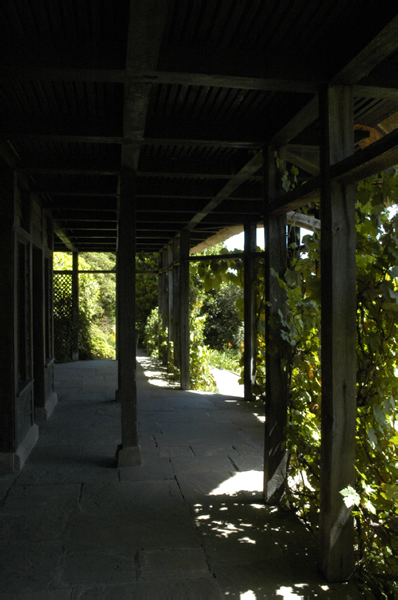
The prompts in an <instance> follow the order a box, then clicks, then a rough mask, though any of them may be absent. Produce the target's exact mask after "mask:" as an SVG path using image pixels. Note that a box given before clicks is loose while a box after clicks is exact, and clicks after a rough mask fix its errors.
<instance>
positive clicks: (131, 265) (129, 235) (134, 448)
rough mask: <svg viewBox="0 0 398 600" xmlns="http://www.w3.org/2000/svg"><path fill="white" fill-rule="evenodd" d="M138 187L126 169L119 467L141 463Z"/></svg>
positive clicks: (120, 267) (120, 262) (120, 264)
mask: <svg viewBox="0 0 398 600" xmlns="http://www.w3.org/2000/svg"><path fill="white" fill-rule="evenodd" d="M135 186H136V174H135V171H134V170H132V169H127V168H124V169H123V170H122V172H121V174H120V199H119V230H118V249H117V272H116V273H117V288H116V291H117V295H118V309H119V313H118V326H119V329H118V337H119V345H118V348H119V357H118V360H119V368H118V392H117V398H118V400H119V401H120V404H121V411H122V444H121V446H119V448H118V466H119V467H132V466H135V465H139V464H140V463H141V449H140V446H139V445H138V429H137V384H136V334H135V271H136V269H135V243H136V232H135Z"/></svg>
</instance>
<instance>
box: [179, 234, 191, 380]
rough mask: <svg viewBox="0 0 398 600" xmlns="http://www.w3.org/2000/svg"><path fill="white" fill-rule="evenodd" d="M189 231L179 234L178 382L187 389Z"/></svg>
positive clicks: (188, 374)
mask: <svg viewBox="0 0 398 600" xmlns="http://www.w3.org/2000/svg"><path fill="white" fill-rule="evenodd" d="M188 257H189V231H181V235H180V329H181V333H180V336H181V339H180V383H181V389H182V390H189V389H190V387H191V385H190V373H189V261H188Z"/></svg>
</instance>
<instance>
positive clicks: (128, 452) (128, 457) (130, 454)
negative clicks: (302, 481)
mask: <svg viewBox="0 0 398 600" xmlns="http://www.w3.org/2000/svg"><path fill="white" fill-rule="evenodd" d="M116 458H117V466H118V468H119V469H121V468H124V467H139V466H140V465H141V446H129V447H127V448H123V447H122V444H120V446H118V449H117V451H116Z"/></svg>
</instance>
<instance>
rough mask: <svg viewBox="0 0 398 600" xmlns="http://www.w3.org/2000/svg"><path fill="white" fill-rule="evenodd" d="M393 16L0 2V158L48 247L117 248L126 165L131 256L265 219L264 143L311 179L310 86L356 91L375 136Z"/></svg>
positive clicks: (394, 58) (222, 6) (387, 95)
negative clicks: (29, 200)
mask: <svg viewBox="0 0 398 600" xmlns="http://www.w3.org/2000/svg"><path fill="white" fill-rule="evenodd" d="M397 12H398V10H397V7H396V3H395V2H389V3H382V5H381V4H380V3H377V2H364V1H363V0H356V1H355V0H346V1H339V0H331V1H329V0H322V1H320V0H318V1H314V0H296V1H293V0H291V1H288V0H278V1H271V0H170V1H169V2H168V1H166V0H131V2H129V1H128V0H2V1H1V3H0V40H1V42H0V43H1V46H2V47H1V54H0V73H1V80H2V97H1V113H2V114H1V116H2V133H1V140H0V144H1V151H2V153H3V155H4V156H5V157H7V159H8V160H9V161H11V162H13V164H14V166H15V167H16V168H17V170H18V171H19V172H20V173H21V177H24V178H25V181H27V182H28V184H29V187H30V189H31V190H32V191H34V192H37V194H38V195H39V197H40V198H41V202H42V204H43V206H44V207H45V208H46V209H48V211H49V213H50V214H51V215H52V217H53V218H54V220H55V224H56V225H55V230H56V233H57V235H56V239H55V249H56V250H71V249H75V250H79V251H115V250H116V242H117V199H118V189H119V188H118V184H119V174H120V171H121V168H122V166H124V167H126V166H127V167H129V166H130V167H133V168H136V170H137V197H136V209H137V250H147V251H156V250H160V249H161V248H162V247H163V246H164V245H165V244H166V243H167V242H168V241H169V240H170V239H171V238H173V237H174V236H175V235H176V234H177V233H178V232H179V231H181V230H182V229H188V230H190V232H191V247H194V246H196V245H197V244H199V243H200V242H203V241H204V240H206V239H207V238H209V237H210V236H212V235H213V234H215V233H216V232H218V231H219V230H220V229H222V228H224V227H229V226H231V225H240V224H242V223H243V222H244V221H245V220H252V221H258V220H260V219H261V217H262V212H263V192H262V182H261V156H260V155H259V154H258V153H259V151H260V150H261V147H262V146H263V145H264V144H269V143H274V144H276V146H277V147H278V145H281V144H286V143H287V144H288V146H287V159H288V160H289V161H290V162H292V163H294V164H297V165H298V166H299V167H300V168H301V169H302V172H303V177H305V179H311V177H312V176H314V177H316V176H317V174H318V164H319V161H318V145H319V133H318V130H319V127H318V126H317V118H318V110H317V99H316V96H317V92H318V90H319V89H320V86H324V85H325V84H327V83H342V84H348V85H354V86H355V88H354V91H355V123H356V125H362V126H366V127H368V128H369V127H370V128H375V129H376V130H377V131H378V132H379V133H380V134H385V133H386V130H385V128H384V129H383V127H381V126H380V123H383V122H385V121H386V120H388V119H389V118H390V117H391V116H392V115H394V114H395V113H396V112H397V111H398V90H397V87H398V77H397V75H398V50H397V49H398V17H397ZM393 121H394V120H393ZM391 129H394V125H392V126H391V125H390V131H391ZM357 135H358V136H359V137H360V136H361V135H363V134H361V133H360V132H358V133H357ZM359 137H358V139H359ZM357 149H358V152H363V150H361V149H359V147H358V148H357ZM397 162H398V161H397Z"/></svg>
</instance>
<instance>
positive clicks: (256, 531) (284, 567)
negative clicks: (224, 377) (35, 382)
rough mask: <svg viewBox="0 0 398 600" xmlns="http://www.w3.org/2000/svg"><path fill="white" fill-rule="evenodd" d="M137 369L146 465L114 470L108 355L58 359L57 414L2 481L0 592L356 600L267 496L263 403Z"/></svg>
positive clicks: (116, 425) (116, 412)
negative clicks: (329, 577)
mask: <svg viewBox="0 0 398 600" xmlns="http://www.w3.org/2000/svg"><path fill="white" fill-rule="evenodd" d="M137 369H138V373H137V377H138V403H139V408H138V411H139V435H140V444H141V450H142V466H140V467H135V468H127V469H126V468H125V469H118V468H117V466H116V461H115V451H116V448H117V445H118V444H119V443H120V441H121V440H120V407H119V405H118V404H117V403H116V402H115V399H114V398H115V389H116V386H117V363H116V362H115V361H91V362H76V363H68V364H62V365H57V366H56V391H57V393H58V397H59V403H58V405H57V407H56V408H55V410H54V413H53V415H52V417H51V418H50V419H49V421H48V422H46V423H42V424H41V425H40V439H39V442H38V444H37V446H36V447H35V449H34V450H33V452H32V454H31V455H30V457H29V459H28V461H27V463H26V465H25V467H24V469H23V470H22V471H21V472H20V473H14V474H10V475H5V476H2V477H0V493H1V495H0V499H1V498H2V503H1V508H0V553H1V556H0V582H1V583H0V586H1V588H0V598H1V599H14V598H15V599H26V600H31V599H33V600H35V599H38V600H39V599H40V600H41V599H44V600H47V599H49V600H50V599H51V600H52V599H54V600H58V599H59V600H64V599H65V600H66V599H67V600H72V599H78V598H79V599H80V598H81V599H83V598H85V599H86V598H87V599H89V598H90V599H91V598H104V599H110V600H111V599H115V600H119V599H127V598H129V599H130V598H138V599H154V600H157V599H161V600H164V599H169V598H170V599H174V598H175V599H177V598H178V599H193V600H195V599H204V600H208V599H213V598H214V599H215V598H243V599H245V600H249V599H252V598H336V599H337V598H338V599H342V598H360V595H359V594H358V593H357V592H356V590H355V588H354V587H353V586H352V585H351V584H344V585H343V584H333V585H331V584H328V583H327V582H326V581H325V580H324V579H323V578H322V576H321V575H320V574H319V573H318V571H317V559H318V556H317V545H316V540H315V539H314V538H313V536H312V535H311V534H310V533H309V532H308V531H307V530H306V529H305V528H304V526H303V525H302V524H301V523H300V522H299V521H298V520H297V519H296V518H295V517H294V516H293V515H292V514H291V513H289V512H286V511H283V510H280V509H276V508H273V507H267V506H265V505H264V504H263V502H262V496H261V487H262V465H263V458H262V455H263V430H264V425H263V423H264V416H263V411H262V406H261V405H260V404H251V403H250V404H248V403H246V402H244V400H242V398H240V397H239V396H234V395H232V394H229V395H221V394H208V393H198V392H185V391H184V392H183V391H181V390H178V389H175V386H173V385H172V384H171V383H170V381H169V379H168V377H167V374H166V373H165V370H164V369H163V368H161V367H159V365H158V364H157V363H156V362H154V361H153V360H150V359H148V358H146V357H145V356H143V355H142V356H139V357H138V367H137Z"/></svg>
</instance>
